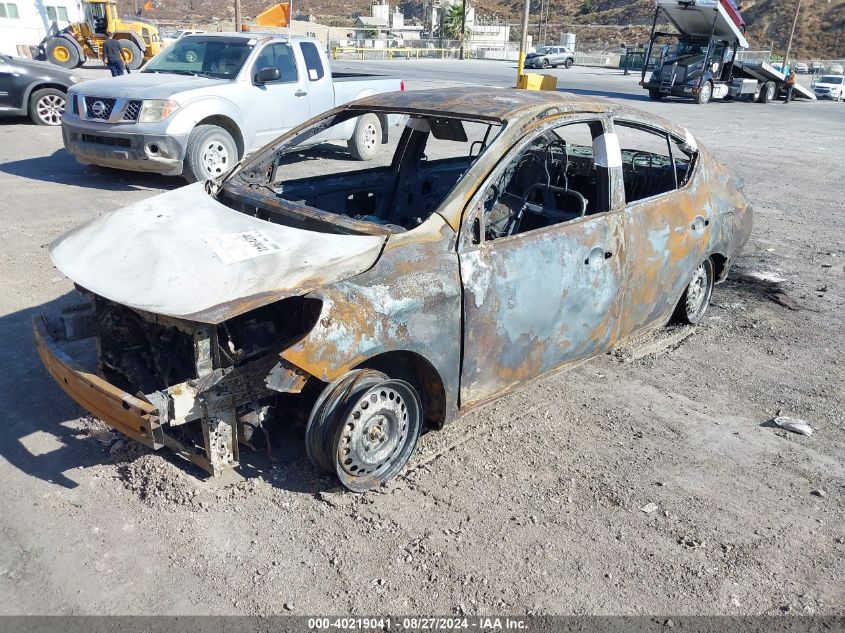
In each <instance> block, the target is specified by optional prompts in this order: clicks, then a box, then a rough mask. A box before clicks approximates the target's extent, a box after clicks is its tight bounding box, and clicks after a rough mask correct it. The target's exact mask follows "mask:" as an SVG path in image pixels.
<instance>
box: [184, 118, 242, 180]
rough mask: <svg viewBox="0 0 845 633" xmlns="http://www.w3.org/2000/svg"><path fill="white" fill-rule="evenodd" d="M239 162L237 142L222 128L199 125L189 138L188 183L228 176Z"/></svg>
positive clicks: (186, 157)
mask: <svg viewBox="0 0 845 633" xmlns="http://www.w3.org/2000/svg"><path fill="white" fill-rule="evenodd" d="M237 162H238V147H237V145H235V140H234V139H233V138H232V135H231V134H229V133H228V132H227V131H226V130H224V129H223V128H222V127H218V126H217V125H198V126H196V127H195V128H194V129H193V131H192V132H191V135H190V136H189V137H188V148H187V150H186V151H185V168H184V170H183V171H182V176H184V177H185V179H186V180H187V181H188V182H198V181H205V180H213V179H215V178H219V177H221V176H225V175H226V174H228V173H229V172H230V171H231V170H232V169H233V168H234V167H235V164H236V163H237Z"/></svg>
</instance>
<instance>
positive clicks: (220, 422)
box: [33, 304, 309, 476]
mask: <svg viewBox="0 0 845 633" xmlns="http://www.w3.org/2000/svg"><path fill="white" fill-rule="evenodd" d="M33 335H34V338H35V345H36V348H37V350H38V355H39V356H40V357H41V361H42V362H43V364H44V367H45V368H46V369H47V371H48V372H49V374H50V375H51V376H52V377H53V379H54V380H55V381H56V383H57V384H58V385H59V386H60V387H61V388H62V389H63V390H64V392H65V393H66V394H67V395H68V396H70V397H71V398H72V399H73V400H74V401H76V402H77V403H78V404H79V405H80V406H82V407H83V408H84V409H85V410H86V411H88V412H89V413H91V414H92V415H93V416H95V417H97V418H99V419H100V420H102V421H103V422H105V423H106V424H108V425H109V426H111V427H112V428H114V429H115V430H117V431H120V432H121V433H123V434H124V435H127V436H128V437H131V438H132V439H134V440H135V441H137V442H140V443H141V444H144V445H145V446H148V447H150V448H151V449H153V450H158V449H161V448H165V447H166V448H168V449H170V450H172V451H174V452H176V453H177V454H179V455H180V456H182V457H184V458H186V459H188V460H190V461H191V462H193V463H194V464H196V465H197V466H199V467H200V468H202V469H203V470H205V471H206V472H208V473H209V474H211V475H213V476H217V475H219V474H221V473H222V472H224V471H226V470H228V469H230V468H233V467H236V466H237V465H238V463H239V442H244V443H248V439H249V432H247V433H246V437H245V435H244V433H245V431H244V423H246V424H247V425H248V426H249V427H251V428H254V426H255V420H256V414H259V415H260V413H259V412H260V411H261V407H260V405H259V404H258V403H259V402H260V401H261V400H262V398H266V397H267V395H268V394H278V393H292V394H297V393H300V392H301V391H302V388H303V387H304V385H305V383H306V381H307V379H308V378H309V376H308V374H306V373H304V372H303V371H301V370H299V369H298V368H296V367H294V366H293V365H290V364H289V363H287V362H286V361H284V360H283V359H281V358H279V357H265V358H262V359H261V360H260V361H256V362H254V363H251V364H248V365H245V366H244V367H239V368H229V369H228V371H226V370H221V369H213V370H209V371H206V372H204V373H203V374H202V375H200V376H199V377H198V378H195V379H191V380H188V381H185V382H183V383H179V384H176V385H172V386H170V387H168V388H166V389H163V390H159V391H154V392H152V393H147V394H144V393H140V392H139V393H137V394H136V395H132V394H131V393H128V392H127V391H125V390H124V389H121V388H120V387H118V386H116V385H114V384H112V383H110V382H109V381H108V380H106V379H104V378H103V377H102V376H100V375H98V373H95V372H94V371H91V370H89V369H87V368H85V367H84V366H83V364H82V363H80V362H78V361H77V360H75V359H74V358H72V357H71V356H70V355H69V354H68V353H67V352H66V351H65V350H64V349H63V348H62V345H61V343H63V342H65V341H75V340H82V339H90V338H93V337H94V336H95V335H96V334H95V328H94V325H93V310H92V308H91V306H89V305H87V304H85V305H80V306H73V307H72V308H69V309H67V310H65V311H64V312H63V313H62V314H61V315H60V316H58V317H57V318H48V317H46V316H44V315H40V316H37V317H35V318H34V319H33ZM201 336H202V333H200V334H199V337H200V338H201ZM200 347H202V346H200ZM198 361H200V362H198V365H200V366H201V359H198ZM259 425H260V419H259Z"/></svg>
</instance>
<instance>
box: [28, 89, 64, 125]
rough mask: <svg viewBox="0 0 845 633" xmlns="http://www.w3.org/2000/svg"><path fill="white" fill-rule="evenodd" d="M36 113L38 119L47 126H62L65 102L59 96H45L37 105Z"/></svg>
mask: <svg viewBox="0 0 845 633" xmlns="http://www.w3.org/2000/svg"><path fill="white" fill-rule="evenodd" d="M35 111H36V112H37V113H38V118H39V119H41V120H42V121H44V123H46V124H47V125H61V123H62V112H64V111H65V100H64V98H62V97H60V96H58V95H44V96H43V97H41V98H40V99H39V100H38V103H36V104H35Z"/></svg>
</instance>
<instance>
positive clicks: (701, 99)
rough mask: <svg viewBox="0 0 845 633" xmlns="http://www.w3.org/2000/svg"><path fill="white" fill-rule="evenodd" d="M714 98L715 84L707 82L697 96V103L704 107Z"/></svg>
mask: <svg viewBox="0 0 845 633" xmlns="http://www.w3.org/2000/svg"><path fill="white" fill-rule="evenodd" d="M712 96H713V84H712V83H711V82H710V81H705V82H704V83H703V84H701V86H699V88H698V93H697V94H696V95H695V102H696V103H698V104H700V105H704V104H705V103H709V101H710V97H712Z"/></svg>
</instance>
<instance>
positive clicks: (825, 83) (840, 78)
mask: <svg viewBox="0 0 845 633" xmlns="http://www.w3.org/2000/svg"><path fill="white" fill-rule="evenodd" d="M813 92H815V93H816V98H817V99H833V100H834V101H843V100H845V75H822V76H821V77H819V78H818V79H817V80H816V81H814V82H813Z"/></svg>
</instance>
